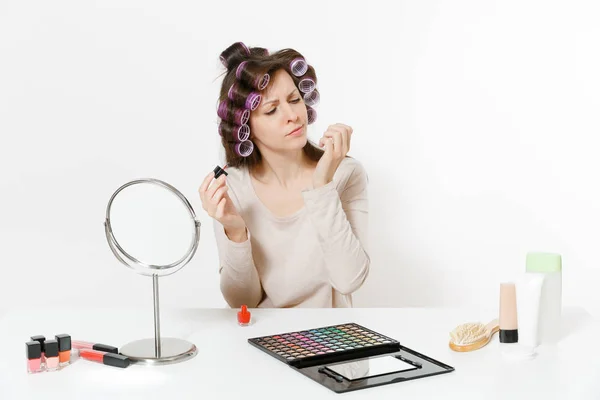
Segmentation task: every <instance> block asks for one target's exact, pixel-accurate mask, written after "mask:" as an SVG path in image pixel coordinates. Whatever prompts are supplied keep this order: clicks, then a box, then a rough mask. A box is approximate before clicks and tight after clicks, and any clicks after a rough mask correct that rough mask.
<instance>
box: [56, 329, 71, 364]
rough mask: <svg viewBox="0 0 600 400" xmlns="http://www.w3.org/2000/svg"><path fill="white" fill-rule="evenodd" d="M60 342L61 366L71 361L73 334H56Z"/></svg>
mask: <svg viewBox="0 0 600 400" xmlns="http://www.w3.org/2000/svg"><path fill="white" fill-rule="evenodd" d="M55 338H56V341H57V342H58V364H59V366H61V367H64V366H65V365H68V364H69V363H70V362H71V336H70V335H67V334H66V333H61V334H60V335H56V336H55Z"/></svg>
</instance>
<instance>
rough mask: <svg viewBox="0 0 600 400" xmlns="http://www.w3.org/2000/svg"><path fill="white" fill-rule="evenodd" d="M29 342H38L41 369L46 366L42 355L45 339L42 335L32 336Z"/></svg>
mask: <svg viewBox="0 0 600 400" xmlns="http://www.w3.org/2000/svg"><path fill="white" fill-rule="evenodd" d="M31 340H32V341H34V342H39V343H40V346H41V350H42V357H41V360H42V367H43V366H44V365H45V364H46V355H45V354H44V351H45V350H44V343H45V342H46V338H45V337H44V336H43V335H36V336H32V337H31Z"/></svg>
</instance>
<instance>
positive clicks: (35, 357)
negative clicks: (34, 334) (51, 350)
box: [25, 340, 43, 374]
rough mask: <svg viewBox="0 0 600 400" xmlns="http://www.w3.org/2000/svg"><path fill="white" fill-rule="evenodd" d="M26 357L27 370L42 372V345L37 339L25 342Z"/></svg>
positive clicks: (31, 372) (33, 372) (29, 371)
mask: <svg viewBox="0 0 600 400" xmlns="http://www.w3.org/2000/svg"><path fill="white" fill-rule="evenodd" d="M25 357H27V372H28V373H30V374H35V373H37V372H42V370H43V369H42V345H41V344H40V342H38V341H37V340H32V341H31V342H26V343H25Z"/></svg>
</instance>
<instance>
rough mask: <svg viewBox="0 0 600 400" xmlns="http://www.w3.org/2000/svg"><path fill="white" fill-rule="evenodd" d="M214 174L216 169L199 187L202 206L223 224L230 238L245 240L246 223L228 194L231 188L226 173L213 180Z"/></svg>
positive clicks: (237, 240)
mask: <svg viewBox="0 0 600 400" xmlns="http://www.w3.org/2000/svg"><path fill="white" fill-rule="evenodd" d="M214 176H215V173H214V171H211V172H210V173H209V174H208V175H207V176H206V177H205V178H204V181H203V182H202V185H201V186H200V189H198V193H200V200H201V201H202V208H203V209H204V210H205V211H206V212H207V213H208V215H210V216H211V217H212V218H214V219H216V220H217V221H219V222H220V223H221V225H223V228H225V233H226V234H227V236H228V237H229V239H231V240H233V241H236V242H243V241H244V240H246V238H247V235H246V223H245V222H244V219H243V218H242V216H241V215H240V214H239V213H238V211H237V210H236V208H235V205H234V204H233V202H232V201H231V198H230V197H229V194H227V191H228V190H229V188H228V187H227V185H226V184H225V178H226V175H225V174H222V175H221V176H219V177H218V178H217V179H215V180H214V182H212V181H213V178H214ZM211 182H212V184H211Z"/></svg>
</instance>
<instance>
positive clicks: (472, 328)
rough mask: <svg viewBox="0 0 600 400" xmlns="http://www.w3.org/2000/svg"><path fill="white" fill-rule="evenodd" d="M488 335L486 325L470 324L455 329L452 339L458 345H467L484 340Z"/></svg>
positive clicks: (451, 334)
mask: <svg viewBox="0 0 600 400" xmlns="http://www.w3.org/2000/svg"><path fill="white" fill-rule="evenodd" d="M486 333H487V331H486V327H485V325H484V324H482V323H480V322H468V323H466V324H462V325H459V326H457V327H456V328H454V329H453V330H452V332H450V338H451V339H452V342H453V343H455V344H457V345H467V344H472V343H476V342H478V341H479V340H481V339H483V338H484V337H485V335H486Z"/></svg>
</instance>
